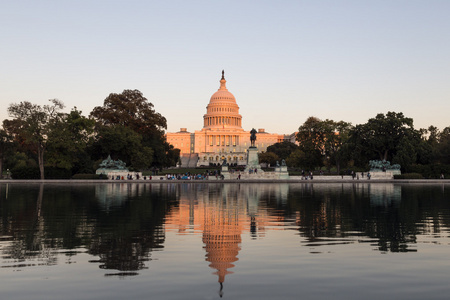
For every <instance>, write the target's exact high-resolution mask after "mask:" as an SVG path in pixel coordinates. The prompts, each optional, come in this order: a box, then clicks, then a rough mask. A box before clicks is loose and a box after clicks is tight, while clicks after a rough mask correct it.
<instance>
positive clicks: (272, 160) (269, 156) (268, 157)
mask: <svg viewBox="0 0 450 300" xmlns="http://www.w3.org/2000/svg"><path fill="white" fill-rule="evenodd" d="M258 158H259V163H266V164H268V165H271V166H274V165H275V164H276V163H277V161H278V162H279V161H280V158H279V157H278V155H276V154H275V153H273V152H263V153H259V155H258Z"/></svg>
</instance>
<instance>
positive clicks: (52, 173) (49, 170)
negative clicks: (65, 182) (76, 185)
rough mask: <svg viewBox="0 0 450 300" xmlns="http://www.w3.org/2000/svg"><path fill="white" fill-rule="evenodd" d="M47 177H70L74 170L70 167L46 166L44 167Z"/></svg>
mask: <svg viewBox="0 0 450 300" xmlns="http://www.w3.org/2000/svg"><path fill="white" fill-rule="evenodd" d="M44 176H45V179H70V177H72V171H71V170H68V169H62V168H55V167H46V168H45V169H44Z"/></svg>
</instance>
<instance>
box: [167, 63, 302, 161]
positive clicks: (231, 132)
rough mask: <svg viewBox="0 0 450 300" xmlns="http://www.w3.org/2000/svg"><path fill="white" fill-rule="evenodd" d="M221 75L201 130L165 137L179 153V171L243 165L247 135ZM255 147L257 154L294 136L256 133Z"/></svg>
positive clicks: (175, 133) (183, 129)
mask: <svg viewBox="0 0 450 300" xmlns="http://www.w3.org/2000/svg"><path fill="white" fill-rule="evenodd" d="M226 83H227V81H226V80H225V76H224V71H222V78H221V79H220V88H219V90H218V91H217V92H215V93H214V94H213V95H212V96H211V99H210V100H209V104H208V106H206V114H205V115H204V116H203V128H202V129H201V130H196V131H195V132H194V133H191V132H188V131H187V128H181V129H180V131H179V132H174V133H166V139H167V142H168V143H170V144H172V145H173V146H174V147H175V148H178V149H180V150H181V151H180V158H181V165H182V166H183V167H199V166H209V165H210V164H222V163H223V161H224V160H225V159H226V160H227V163H229V164H236V165H246V163H247V149H248V147H249V146H250V131H245V130H244V129H243V128H242V116H241V115H240V114H239V106H238V105H237V103H236V98H235V97H234V95H233V94H232V93H230V92H229V91H228V89H227V87H226ZM256 137H257V139H256V143H255V146H256V147H257V149H258V153H261V152H265V151H266V149H267V147H269V146H270V145H273V144H275V143H279V142H283V141H291V142H295V134H290V135H280V134H275V133H268V132H265V130H264V129H262V128H260V129H258V133H257V135H256Z"/></svg>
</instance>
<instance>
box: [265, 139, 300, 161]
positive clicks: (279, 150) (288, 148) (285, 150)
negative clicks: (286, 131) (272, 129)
mask: <svg viewBox="0 0 450 300" xmlns="http://www.w3.org/2000/svg"><path fill="white" fill-rule="evenodd" d="M297 149H298V146H297V145H296V144H294V143H291V142H286V141H285V142H281V143H276V144H273V145H270V146H269V147H267V152H271V153H274V154H275V155H277V156H278V158H279V159H278V160H282V159H284V160H286V159H287V158H288V157H289V155H291V153H292V152H294V151H295V150H297Z"/></svg>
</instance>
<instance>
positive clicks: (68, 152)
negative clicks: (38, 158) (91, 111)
mask: <svg viewBox="0 0 450 300" xmlns="http://www.w3.org/2000/svg"><path fill="white" fill-rule="evenodd" d="M81 113H82V112H81V111H79V110H77V108H76V107H74V108H73V109H72V110H71V112H70V113H69V114H64V115H63V117H62V118H61V120H60V122H58V123H57V124H55V125H57V126H56V128H54V129H53V130H52V131H51V134H50V136H49V143H48V146H47V151H46V153H47V155H46V162H47V165H49V166H53V167H58V168H64V169H68V170H72V172H79V171H80V170H81V171H84V172H89V171H90V170H89V169H92V168H91V166H90V167H88V166H86V164H90V165H92V164H91V163H87V162H89V158H88V155H87V152H86V150H87V147H88V146H89V144H90V143H91V142H92V139H93V136H92V134H93V132H94V125H95V121H94V120H93V119H88V118H86V117H84V116H82V115H81Z"/></svg>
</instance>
